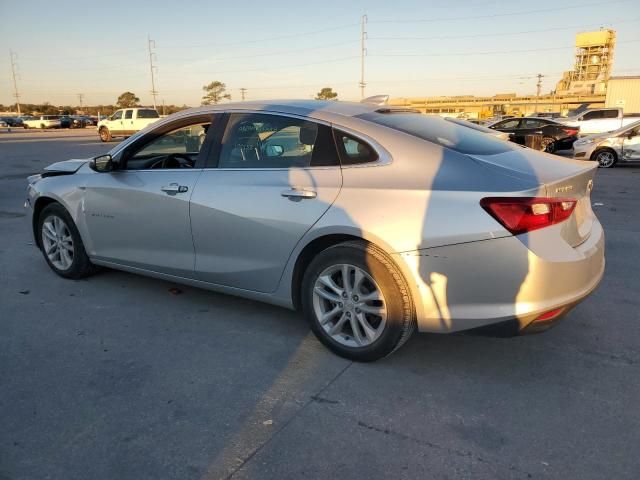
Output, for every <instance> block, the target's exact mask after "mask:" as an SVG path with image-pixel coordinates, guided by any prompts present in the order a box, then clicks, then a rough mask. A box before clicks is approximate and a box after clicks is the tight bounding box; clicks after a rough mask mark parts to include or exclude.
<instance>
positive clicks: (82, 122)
mask: <svg viewBox="0 0 640 480" xmlns="http://www.w3.org/2000/svg"><path fill="white" fill-rule="evenodd" d="M70 119H71V127H70V128H85V127H86V126H87V118H86V117H84V116H82V115H71V116H70ZM89 122H90V120H89ZM90 124H91V123H89V125H90Z"/></svg>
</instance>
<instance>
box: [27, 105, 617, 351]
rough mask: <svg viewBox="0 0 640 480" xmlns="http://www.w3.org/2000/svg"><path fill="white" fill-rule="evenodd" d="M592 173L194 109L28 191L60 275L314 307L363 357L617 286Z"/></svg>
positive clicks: (286, 109) (51, 171) (478, 148)
mask: <svg viewBox="0 0 640 480" xmlns="http://www.w3.org/2000/svg"><path fill="white" fill-rule="evenodd" d="M594 172H595V165H594V164H592V163H587V162H579V161H575V160H570V159H565V158H560V157H554V156H551V155H547V154H544V153H540V152H536V151H533V150H530V149H525V148H523V147H521V146H519V145H516V144H513V143H510V142H504V141H501V140H497V139H495V138H492V137H491V136H489V135H485V134H483V133H480V132H476V131H474V130H473V129H470V128H466V127H463V126H459V125H456V124H455V123H452V122H449V121H447V120H445V119H442V118H439V117H433V116H426V115H422V114H420V113H414V112H411V111H407V110H402V109H399V110H395V109H394V108H393V107H388V106H380V105H370V104H359V103H346V102H324V101H286V102H284V101H283V102H273V103H269V102H263V103H257V102H255V103H250V102H243V103H239V104H226V105H219V106H210V107H200V108H196V109H192V110H188V111H183V112H179V113H177V114H174V115H171V116H169V117H168V118H165V119H162V120H160V121H159V122H158V123H156V124H153V125H151V126H149V127H148V128H146V129H145V130H143V131H141V132H139V133H138V134H136V135H134V136H132V137H130V138H129V139H128V140H127V141H124V142H122V143H121V144H119V145H118V146H116V147H115V148H114V149H113V150H111V152H110V153H109V154H108V155H103V156H99V157H96V158H93V159H88V160H69V161H66V162H60V163H56V164H53V165H51V166H50V167H48V168H47V169H46V171H45V173H43V174H41V175H35V176H32V177H30V178H29V186H28V195H27V201H26V208H27V210H28V212H29V217H30V218H31V225H32V227H33V232H34V235H35V239H36V243H37V245H38V247H39V248H40V249H41V250H42V252H43V254H44V258H45V260H46V261H47V263H48V264H49V266H50V267H51V269H53V271H54V272H56V273H57V274H58V275H61V276H62V277H67V278H80V277H84V276H87V275H89V274H90V273H92V272H93V271H94V269H95V267H96V266H106V267H112V268H116V269H121V270H126V271H129V272H134V273H140V274H144V275H150V276H154V277H158V278H164V279H168V280H171V281H175V282H182V283H185V284H189V285H193V286H198V287H203V288H207V289H211V290H216V291H220V292H225V293H230V294H234V295H240V296H243V297H248V298H252V299H256V300H262V301H265V302H269V303H273V304H277V305H281V306H284V307H288V308H296V309H301V310H302V311H303V312H304V315H305V316H306V318H307V320H308V321H309V323H310V325H311V329H312V330H313V331H314V333H315V334H316V335H317V337H318V338H319V339H320V341H321V342H323V343H324V344H325V345H326V346H327V347H329V348H330V349H331V350H333V351H334V352H336V353H337V354H339V355H342V356H344V357H347V358H351V359H355V360H360V361H370V360H375V359H378V358H381V357H383V356H385V355H388V354H390V353H391V352H393V351H394V350H396V349H397V348H399V347H400V346H401V345H402V344H403V343H404V342H405V341H406V340H407V339H408V338H409V337H410V335H411V333H412V332H413V331H414V329H415V328H416V327H417V329H418V330H419V331H421V332H438V333H448V332H456V331H460V330H469V329H476V328H479V327H486V326H489V325H493V326H499V327H501V328H502V329H506V330H508V331H509V332H510V333H514V334H515V333H525V332H533V331H539V330H541V329H544V328H546V327H548V326H550V325H552V324H554V323H555V322H556V320H557V319H559V318H560V317H561V316H563V315H564V314H565V313H567V311H568V310H569V309H570V308H571V307H572V306H574V305H575V304H576V303H577V302H579V301H580V300H582V299H583V298H585V297H586V296H587V295H588V294H589V293H590V292H591V291H592V290H593V289H594V288H595V287H596V286H597V284H598V282H599V281H600V278H601V276H602V274H603V271H604V235H603V231H602V227H601V226H600V223H599V222H598V220H597V218H596V217H595V215H594V213H593V211H592V210H591V202H590V192H591V189H592V187H593V176H594Z"/></svg>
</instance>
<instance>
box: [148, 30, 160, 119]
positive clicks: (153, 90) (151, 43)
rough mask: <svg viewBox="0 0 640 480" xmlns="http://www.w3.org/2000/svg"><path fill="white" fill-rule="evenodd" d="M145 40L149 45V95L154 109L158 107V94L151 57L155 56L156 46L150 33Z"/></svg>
mask: <svg viewBox="0 0 640 480" xmlns="http://www.w3.org/2000/svg"><path fill="white" fill-rule="evenodd" d="M147 40H148V43H147V45H148V47H149V68H150V70H151V95H152V96H153V108H154V110H157V109H158V107H157V105H156V97H157V95H158V92H157V91H156V80H155V78H154V74H155V70H156V69H157V67H156V66H155V65H154V64H153V57H154V56H156V54H155V53H154V51H153V49H154V48H155V47H156V42H155V41H154V40H151V36H150V35H149V36H147ZM156 58H157V56H156Z"/></svg>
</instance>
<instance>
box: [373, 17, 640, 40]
mask: <svg viewBox="0 0 640 480" xmlns="http://www.w3.org/2000/svg"><path fill="white" fill-rule="evenodd" d="M637 21H640V17H639V18H633V19H629V20H611V21H608V22H599V23H592V24H589V25H574V26H571V27H554V28H544V29H542V30H521V31H519V32H492V33H477V34H471V35H439V36H433V37H368V39H369V40H385V41H387V40H455V39H463V38H484V37H506V36H511V35H524V34H529V33H545V32H555V31H570V30H575V29H582V28H594V27H601V26H602V25H610V26H613V25H619V24H621V23H632V22H637Z"/></svg>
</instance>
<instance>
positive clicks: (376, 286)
mask: <svg viewBox="0 0 640 480" xmlns="http://www.w3.org/2000/svg"><path fill="white" fill-rule="evenodd" d="M302 307H303V310H304V314H305V317H306V318H307V321H308V322H309V324H310V326H311V330H312V331H313V332H314V334H315V335H316V336H317V337H318V339H319V340H320V341H321V342H322V343H323V344H324V345H325V346H327V347H328V348H329V349H330V350H331V351H333V352H334V353H336V354H338V355H340V356H342V357H345V358H348V359H350V360H356V361H362V362H369V361H373V360H378V359H380V358H382V357H385V356H387V355H389V354H391V353H393V352H394V351H395V350H397V349H398V348H400V346H402V344H404V342H406V341H407V340H408V339H409V337H410V336H411V334H412V333H413V330H414V329H415V323H416V322H415V315H414V309H413V304H412V301H411V296H410V294H409V289H408V286H407V284H406V282H405V280H404V277H403V276H402V274H401V273H400V271H399V270H398V268H397V267H396V266H395V264H394V263H393V262H392V261H391V260H390V259H389V258H388V257H387V256H386V254H384V252H382V251H381V250H380V249H378V248H377V247H375V246H373V245H371V244H368V243H366V242H362V241H355V242H346V243H341V244H338V245H335V246H333V247H329V248H328V249H326V250H324V251H322V252H321V253H320V254H318V256H317V257H316V258H315V259H314V260H313V261H312V262H311V264H310V265H309V267H308V268H307V270H306V272H305V275H304V279H303V283H302Z"/></svg>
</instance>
